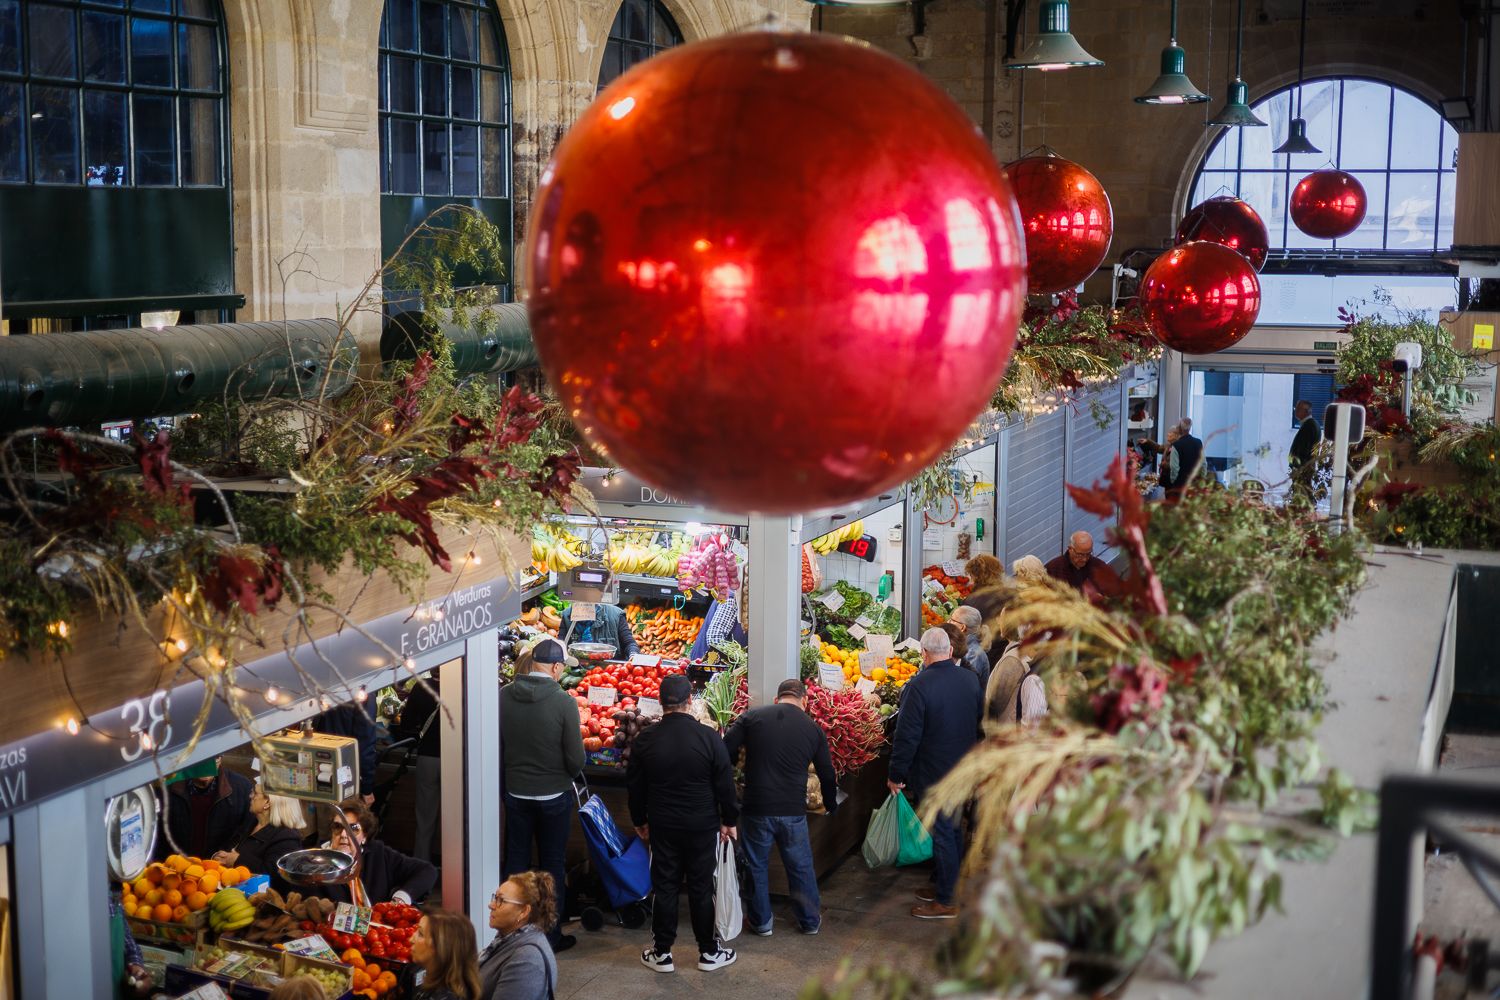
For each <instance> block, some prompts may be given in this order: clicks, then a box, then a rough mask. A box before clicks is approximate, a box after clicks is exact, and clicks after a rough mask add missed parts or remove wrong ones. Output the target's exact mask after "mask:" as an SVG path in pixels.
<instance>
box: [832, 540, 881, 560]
mask: <svg viewBox="0 0 1500 1000" xmlns="http://www.w3.org/2000/svg"><path fill="white" fill-rule="evenodd" d="M838 550H839V551H840V552H846V553H848V554H849V555H851V556H853V557H854V558H856V559H863V560H864V561H865V562H874V561H875V536H874V535H860V536H859V537H858V538H853V539H850V540H849V541H847V542H842V543H840V544H839V549H838Z"/></svg>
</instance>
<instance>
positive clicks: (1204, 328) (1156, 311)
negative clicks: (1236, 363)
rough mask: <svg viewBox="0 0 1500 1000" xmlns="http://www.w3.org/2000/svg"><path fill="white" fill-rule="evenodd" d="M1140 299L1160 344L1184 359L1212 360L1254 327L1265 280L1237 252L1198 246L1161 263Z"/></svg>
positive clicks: (1177, 249) (1151, 269)
mask: <svg viewBox="0 0 1500 1000" xmlns="http://www.w3.org/2000/svg"><path fill="white" fill-rule="evenodd" d="M1140 299H1141V308H1142V310H1143V311H1144V312H1145V314H1146V322H1147V323H1148V324H1149V325H1150V327H1151V332H1152V333H1154V334H1156V339H1157V340H1160V341H1161V342H1162V343H1163V344H1165V345H1166V346H1167V347H1170V348H1171V349H1172V350H1174V351H1181V352H1182V353H1184V354H1212V353H1213V352H1214V351H1222V350H1224V348H1226V347H1230V346H1232V345H1234V344H1235V343H1237V342H1239V341H1240V340H1241V339H1242V338H1243V337H1244V336H1245V334H1247V333H1249V332H1250V327H1252V326H1254V325H1255V317H1256V316H1257V315H1259V313H1260V279H1259V278H1257V277H1256V275H1255V268H1253V267H1251V266H1250V261H1248V260H1246V259H1245V258H1244V257H1243V256H1241V255H1240V254H1238V253H1236V252H1235V251H1233V250H1231V249H1229V248H1228V247H1226V246H1223V245H1221V244H1218V243H1207V242H1203V241H1195V242H1192V243H1184V244H1183V245H1182V246H1180V247H1175V248H1173V249H1171V250H1168V251H1167V252H1166V253H1164V254H1162V255H1161V256H1160V257H1158V258H1156V260H1155V262H1153V263H1152V265H1151V266H1150V267H1149V268H1147V269H1146V276H1145V277H1144V278H1142V279H1141V290H1140Z"/></svg>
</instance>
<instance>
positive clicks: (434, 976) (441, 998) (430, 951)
mask: <svg viewBox="0 0 1500 1000" xmlns="http://www.w3.org/2000/svg"><path fill="white" fill-rule="evenodd" d="M405 975H406V988H405V989H404V990H403V995H404V996H407V997H410V998H411V1000H480V996H481V993H480V992H479V967H478V960H477V958H476V957H475V947H474V925H473V924H471V923H469V918H468V917H466V916H464V915H463V914H462V913H454V912H452V911H451V910H438V909H432V910H428V911H427V912H426V913H424V914H423V915H422V919H421V921H420V922H419V923H418V924H417V932H416V933H415V934H413V935H412V937H411V965H410V966H408V967H407V969H406V974H405Z"/></svg>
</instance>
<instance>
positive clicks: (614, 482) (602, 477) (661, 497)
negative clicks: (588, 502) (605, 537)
mask: <svg viewBox="0 0 1500 1000" xmlns="http://www.w3.org/2000/svg"><path fill="white" fill-rule="evenodd" d="M584 486H586V487H587V488H588V491H589V492H590V493H592V494H593V495H594V499H595V500H597V501H600V502H602V503H623V504H646V505H647V506H651V507H692V506H695V505H694V504H693V503H691V502H690V501H687V500H681V499H679V498H677V497H674V496H672V495H671V494H670V493H668V492H667V491H666V490H659V489H657V488H656V487H655V486H648V485H647V484H646V483H643V482H641V481H640V480H639V479H637V478H636V477H634V476H632V475H631V474H630V473H628V472H625V471H623V470H609V474H608V475H606V474H605V471H604V470H598V473H597V475H596V474H594V470H590V471H589V472H588V473H586V474H585V475H584Z"/></svg>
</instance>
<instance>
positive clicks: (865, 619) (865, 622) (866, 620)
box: [854, 615, 875, 629]
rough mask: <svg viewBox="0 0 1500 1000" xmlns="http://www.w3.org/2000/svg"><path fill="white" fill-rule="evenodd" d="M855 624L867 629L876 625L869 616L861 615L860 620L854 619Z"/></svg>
mask: <svg viewBox="0 0 1500 1000" xmlns="http://www.w3.org/2000/svg"><path fill="white" fill-rule="evenodd" d="M854 624H856V625H858V626H859V627H860V628H865V629H867V628H869V627H870V626H871V625H874V624H875V619H873V618H871V617H870V616H869V615H860V616H859V617H858V618H856V619H854Z"/></svg>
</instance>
